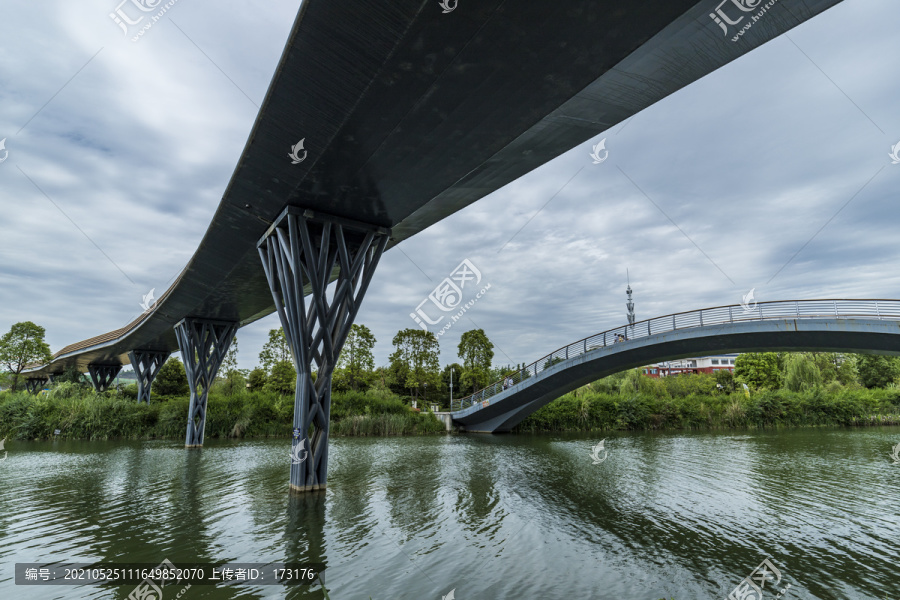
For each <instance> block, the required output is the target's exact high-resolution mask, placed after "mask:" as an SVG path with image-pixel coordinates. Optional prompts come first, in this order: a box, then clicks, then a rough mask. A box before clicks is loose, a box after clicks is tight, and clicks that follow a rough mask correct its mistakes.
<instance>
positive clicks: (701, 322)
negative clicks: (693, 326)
mask: <svg viewBox="0 0 900 600" xmlns="http://www.w3.org/2000/svg"><path fill="white" fill-rule="evenodd" d="M700 327H703V311H702V310H701V311H700Z"/></svg>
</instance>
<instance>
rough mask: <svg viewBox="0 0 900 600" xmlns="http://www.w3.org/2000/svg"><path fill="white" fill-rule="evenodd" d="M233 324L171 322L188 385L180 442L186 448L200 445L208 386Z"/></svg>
mask: <svg viewBox="0 0 900 600" xmlns="http://www.w3.org/2000/svg"><path fill="white" fill-rule="evenodd" d="M237 327H238V325H237V323H233V322H230V321H211V320H208V319H191V318H186V319H182V320H181V321H179V322H178V323H177V324H176V325H175V336H176V337H177V338H178V347H179V348H180V349H181V360H182V361H184V370H185V372H186V373H187V379H188V385H189V386H190V388H191V403H190V406H189V408H188V423H187V435H186V436H185V439H184V445H185V446H186V447H188V448H193V447H198V446H202V445H203V433H204V429H205V428H206V399H207V395H208V394H209V386H210V384H212V382H213V381H214V380H215V379H216V372H217V371H218V370H219V365H220V364H222V359H224V358H225V355H226V354H227V353H228V347H229V346H231V341H232V340H233V339H234V334H235V332H236V331H237Z"/></svg>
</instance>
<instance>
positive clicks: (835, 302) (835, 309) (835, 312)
mask: <svg viewBox="0 0 900 600" xmlns="http://www.w3.org/2000/svg"><path fill="white" fill-rule="evenodd" d="M832 303H833V304H834V316H835V317H837V316H838V307H837V300H833V301H832Z"/></svg>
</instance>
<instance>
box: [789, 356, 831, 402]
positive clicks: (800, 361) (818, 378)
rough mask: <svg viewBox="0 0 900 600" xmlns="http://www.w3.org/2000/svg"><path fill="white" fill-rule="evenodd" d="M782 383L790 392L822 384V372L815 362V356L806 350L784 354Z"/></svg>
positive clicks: (809, 388) (814, 387) (813, 387)
mask: <svg viewBox="0 0 900 600" xmlns="http://www.w3.org/2000/svg"><path fill="white" fill-rule="evenodd" d="M784 385H785V387H786V388H788V389H789V390H791V391H792V392H799V391H806V390H811V389H816V388H817V387H819V386H820V385H822V372H821V371H820V370H819V367H818V365H817V364H816V358H815V357H814V356H812V355H811V354H809V353H806V352H796V353H792V354H788V355H787V356H785V359H784Z"/></svg>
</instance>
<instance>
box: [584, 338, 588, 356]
mask: <svg viewBox="0 0 900 600" xmlns="http://www.w3.org/2000/svg"><path fill="white" fill-rule="evenodd" d="M584 353H585V354H587V338H584Z"/></svg>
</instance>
